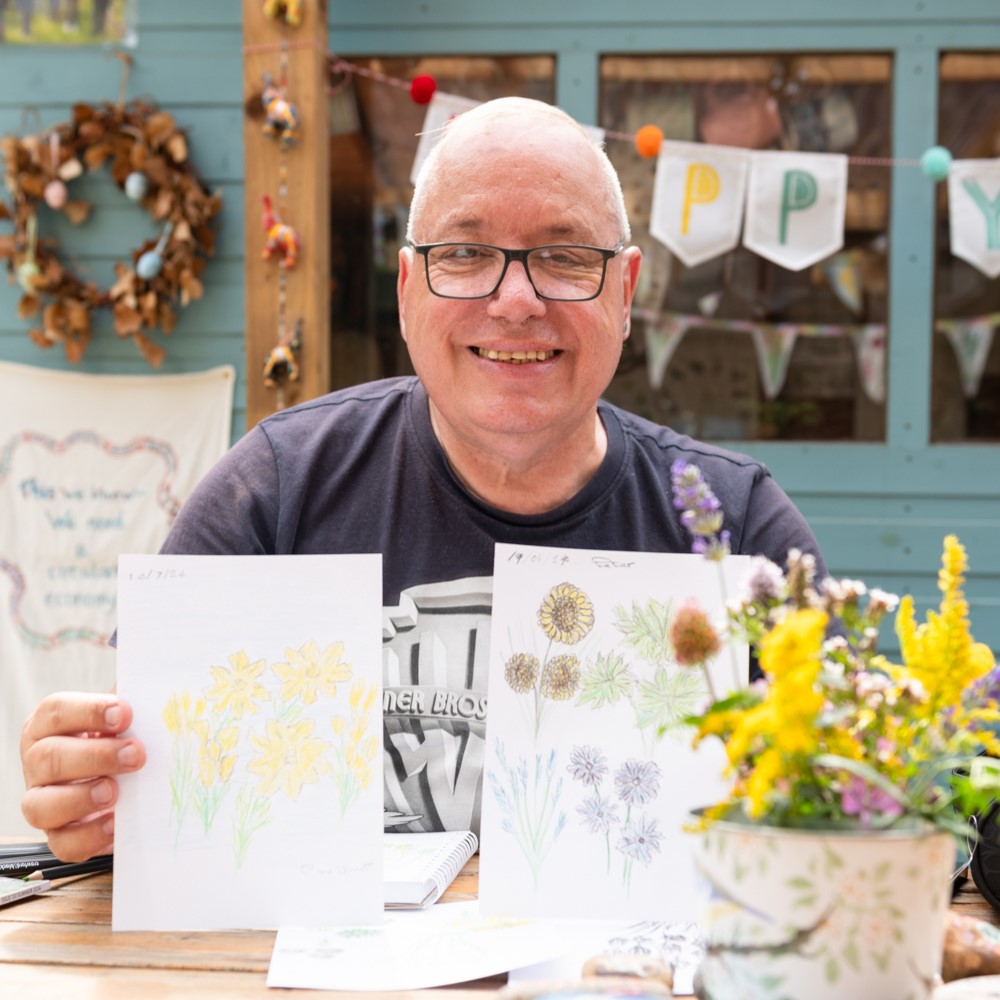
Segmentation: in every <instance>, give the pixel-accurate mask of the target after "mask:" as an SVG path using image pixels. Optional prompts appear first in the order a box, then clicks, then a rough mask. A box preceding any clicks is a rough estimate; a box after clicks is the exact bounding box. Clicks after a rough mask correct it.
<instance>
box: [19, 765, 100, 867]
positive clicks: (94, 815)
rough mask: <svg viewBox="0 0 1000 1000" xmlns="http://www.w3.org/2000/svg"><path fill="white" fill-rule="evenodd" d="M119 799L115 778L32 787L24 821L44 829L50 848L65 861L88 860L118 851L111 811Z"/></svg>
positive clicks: (27, 795)
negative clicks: (115, 844)
mask: <svg viewBox="0 0 1000 1000" xmlns="http://www.w3.org/2000/svg"><path fill="white" fill-rule="evenodd" d="M117 800H118V783H117V782H116V781H115V780H114V779H113V778H99V779H98V780H96V781H88V782H80V783H78V784H73V785H50V786H47V787H40V788H30V789H28V791H27V792H26V793H25V796H24V798H23V799H22V801H21V811H22V812H23V813H24V818H25V819H26V820H27V821H28V822H29V823H30V824H31V825H32V826H34V827H38V828H39V829H41V830H43V831H44V832H45V834H46V836H47V838H48V842H49V847H50V849H51V850H52V853H53V854H55V856H56V857H57V858H60V859H61V860H63V861H85V860H86V859H87V858H90V857H93V856H94V855H95V854H110V853H111V852H112V851H113V850H114V832H115V818H114V814H113V813H112V812H110V811H108V810H109V809H110V808H111V807H113V806H114V804H115V802H116V801H117Z"/></svg>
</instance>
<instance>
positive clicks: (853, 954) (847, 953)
mask: <svg viewBox="0 0 1000 1000" xmlns="http://www.w3.org/2000/svg"><path fill="white" fill-rule="evenodd" d="M841 954H842V955H843V956H844V961H845V962H846V963H847V964H848V965H849V966H850V967H851V968H852V969H853V970H854V971H855V972H859V971H860V970H861V958H860V956H859V955H858V943H857V941H855V940H854V938H853V937H852V938H851V940H850V941H848V942H847V945H846V946H845V947H844V949H843V951H842V952H841Z"/></svg>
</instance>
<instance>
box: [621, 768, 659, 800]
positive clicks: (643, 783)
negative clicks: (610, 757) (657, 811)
mask: <svg viewBox="0 0 1000 1000" xmlns="http://www.w3.org/2000/svg"><path fill="white" fill-rule="evenodd" d="M615 790H616V792H617V794H618V798H620V799H621V800H622V802H625V803H627V804H628V805H630V806H641V805H645V804H646V803H647V802H648V801H649V800H650V799H653V798H656V793H657V792H658V791H659V790H660V769H659V768H658V767H657V766H656V764H654V763H653V762H652V761H651V760H635V759H634V758H630V759H629V760H627V761H625V763H624V764H622V766H621V767H620V768H618V770H617V771H616V772H615Z"/></svg>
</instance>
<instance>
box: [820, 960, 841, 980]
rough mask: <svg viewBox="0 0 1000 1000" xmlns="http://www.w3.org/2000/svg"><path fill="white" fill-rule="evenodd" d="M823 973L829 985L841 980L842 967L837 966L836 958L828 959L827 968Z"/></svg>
mask: <svg viewBox="0 0 1000 1000" xmlns="http://www.w3.org/2000/svg"><path fill="white" fill-rule="evenodd" d="M823 971H824V974H825V975H826V981H827V982H828V983H835V982H836V981H837V980H838V979H839V978H840V966H839V965H838V964H837V960H836V959H835V958H828V959H827V960H826V966H825V968H824V970H823Z"/></svg>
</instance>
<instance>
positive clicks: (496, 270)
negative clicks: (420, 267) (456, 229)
mask: <svg viewBox="0 0 1000 1000" xmlns="http://www.w3.org/2000/svg"><path fill="white" fill-rule="evenodd" d="M502 273H503V253H501V252H500V251H499V250H497V249H494V248H493V247H485V246H480V245H479V244H478V243H444V244H442V245H441V246H436V247H432V248H431V249H430V250H428V251H427V280H428V283H429V284H430V286H431V291H432V292H434V293H435V294H436V295H448V296H450V297H452V298H457V299H476V298H479V297H480V296H482V295H489V294H490V292H492V291H493V289H494V288H495V287H496V283H497V281H499V280H500V275H501V274H502Z"/></svg>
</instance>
